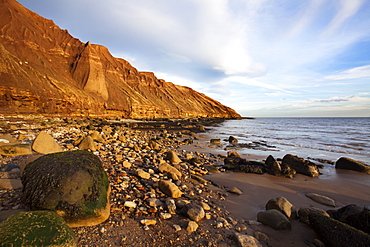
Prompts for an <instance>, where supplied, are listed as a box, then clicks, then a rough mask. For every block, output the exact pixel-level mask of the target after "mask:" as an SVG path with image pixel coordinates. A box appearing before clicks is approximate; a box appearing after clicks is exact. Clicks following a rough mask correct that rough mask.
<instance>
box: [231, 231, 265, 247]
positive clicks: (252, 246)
mask: <svg viewBox="0 0 370 247" xmlns="http://www.w3.org/2000/svg"><path fill="white" fill-rule="evenodd" d="M234 236H235V239H236V242H237V244H238V246H240V247H262V244H261V243H260V242H259V241H258V240H257V239H256V238H255V237H253V236H250V235H246V234H241V233H237V232H236V233H235V235H234Z"/></svg>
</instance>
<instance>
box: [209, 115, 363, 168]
mask: <svg viewBox="0 0 370 247" xmlns="http://www.w3.org/2000/svg"><path fill="white" fill-rule="evenodd" d="M207 129H208V131H207V132H206V133H205V134H203V135H204V136H208V137H209V138H217V139H221V140H222V142H221V146H222V148H223V149H225V150H232V149H233V148H235V146H234V147H233V146H232V145H230V144H229V143H228V141H227V140H228V139H229V137H230V136H233V137H236V138H237V139H238V145H237V151H238V152H239V153H240V154H243V153H244V154H251V155H258V156H265V157H267V156H268V155H270V154H271V155H273V156H274V157H275V158H282V157H283V156H284V155H285V154H293V155H297V156H299V157H302V158H312V159H323V160H329V161H332V162H335V161H336V160H338V159H339V158H340V157H349V158H352V159H355V160H358V161H362V162H365V163H366V164H369V165H370V118H369V117H363V118H358V117H343V118H340V117H338V118H332V117H330V118H329V117H328V118H324V117H320V118H255V119H238V120H226V121H224V122H222V123H220V124H218V125H216V126H210V127H207Z"/></svg>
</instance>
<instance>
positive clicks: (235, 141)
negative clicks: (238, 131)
mask: <svg viewBox="0 0 370 247" xmlns="http://www.w3.org/2000/svg"><path fill="white" fill-rule="evenodd" d="M228 141H229V143H231V144H234V143H238V139H237V138H236V137H234V136H230V137H229V140H228Z"/></svg>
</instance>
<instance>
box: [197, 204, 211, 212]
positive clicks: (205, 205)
mask: <svg viewBox="0 0 370 247" xmlns="http://www.w3.org/2000/svg"><path fill="white" fill-rule="evenodd" d="M199 204H200V206H201V207H202V208H203V210H204V211H209V210H211V207H210V206H209V205H208V204H207V203H205V202H200V203H199Z"/></svg>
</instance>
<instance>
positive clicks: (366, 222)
mask: <svg viewBox="0 0 370 247" xmlns="http://www.w3.org/2000/svg"><path fill="white" fill-rule="evenodd" d="M328 213H329V214H330V216H331V217H333V218H334V219H336V220H339V221H341V222H343V223H346V224H348V225H350V226H353V227H355V228H356V229H358V230H361V231H363V232H366V233H368V234H370V209H369V208H367V207H360V206H357V205H355V204H351V205H347V206H344V207H342V208H340V209H338V210H329V211H328Z"/></svg>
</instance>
